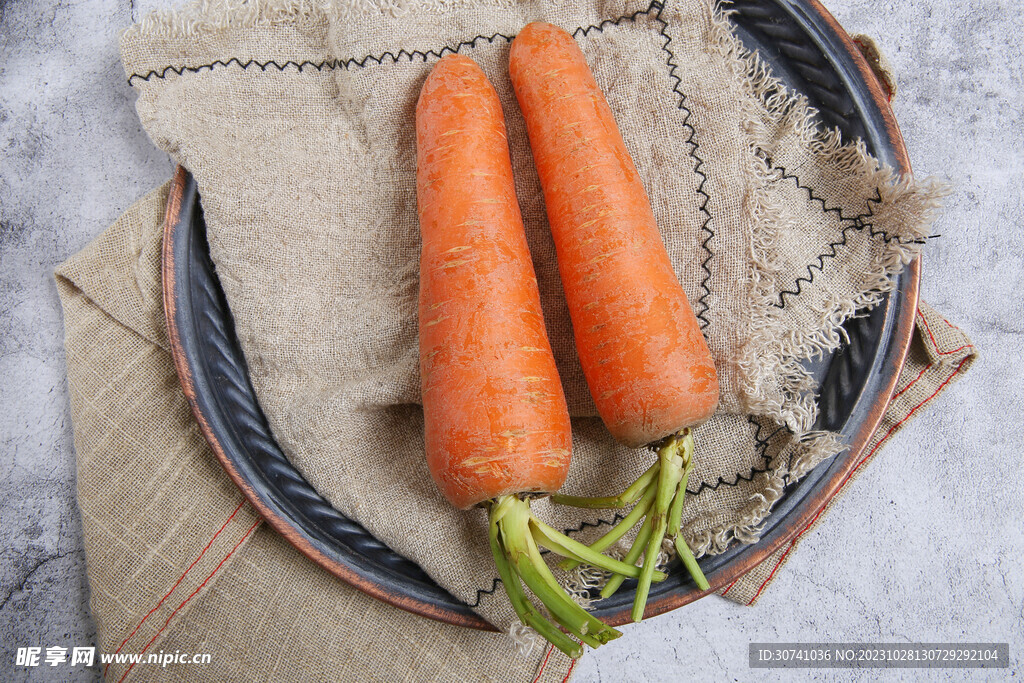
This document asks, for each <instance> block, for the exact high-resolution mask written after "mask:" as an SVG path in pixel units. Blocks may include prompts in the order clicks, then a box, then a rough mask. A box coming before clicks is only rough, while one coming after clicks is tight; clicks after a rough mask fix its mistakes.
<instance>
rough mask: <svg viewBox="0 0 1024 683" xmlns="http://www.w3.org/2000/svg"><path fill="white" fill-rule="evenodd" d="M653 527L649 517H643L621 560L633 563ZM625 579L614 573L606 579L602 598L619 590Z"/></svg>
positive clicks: (638, 556)
mask: <svg viewBox="0 0 1024 683" xmlns="http://www.w3.org/2000/svg"><path fill="white" fill-rule="evenodd" d="M653 531H654V529H653V528H652V527H651V518H650V517H646V518H644V523H643V524H642V525H640V531H638V532H637V534H636V538H635V539H633V545H632V546H631V547H630V549H629V551H628V552H627V553H626V556H625V557H624V558H622V561H623V562H627V563H629V564H633V563H634V562H636V561H637V559H639V558H640V553H642V552H643V551H644V548H645V547H647V540H648V539H649V538H650V537H651V533H652V532H653ZM625 580H626V577H625V576H623V575H622V574H615V575H614V576H612V578H610V579H608V583H606V584H605V585H604V588H602V589H601V597H602V598H610V597H611V596H612V595H614V594H615V591H617V590H619V586H621V585H622V582H623V581H625Z"/></svg>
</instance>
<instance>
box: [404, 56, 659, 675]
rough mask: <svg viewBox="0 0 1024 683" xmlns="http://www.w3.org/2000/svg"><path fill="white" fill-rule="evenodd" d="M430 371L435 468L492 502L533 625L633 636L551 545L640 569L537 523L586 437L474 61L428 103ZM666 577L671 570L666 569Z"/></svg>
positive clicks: (494, 109) (431, 93) (493, 536)
mask: <svg viewBox="0 0 1024 683" xmlns="http://www.w3.org/2000/svg"><path fill="white" fill-rule="evenodd" d="M416 144H417V161H416V191H417V203H418V210H419V222H420V231H421V233H422V251H421V257H420V294H419V339H420V371H421V385H422V386H421V389H422V402H423V416H424V422H425V445H426V456H427V464H428V466H429V469H430V473H431V476H432V477H433V479H434V481H435V482H436V484H437V486H438V488H439V489H440V491H441V492H442V493H443V494H444V495H445V497H446V498H447V499H448V500H449V501H450V502H451V503H452V504H453V505H454V506H456V507H458V508H460V509H467V508H470V507H473V506H476V505H482V506H484V507H486V508H488V510H489V517H490V523H489V540H490V544H491V549H492V552H493V554H494V559H495V563H496V565H497V568H498V572H499V575H500V577H501V579H502V582H503V583H504V585H505V588H506V592H507V593H508V595H509V599H510V600H511V602H512V604H513V607H514V608H515V610H516V613H517V614H518V615H519V618H520V619H521V620H522V621H523V623H526V624H529V625H531V626H533V627H534V628H535V629H536V630H537V631H538V632H539V633H541V635H543V636H544V637H546V638H548V640H550V641H551V642H552V643H554V644H555V645H556V646H558V647H559V648H560V649H561V650H562V651H563V652H565V653H566V654H568V655H569V656H573V657H575V656H578V655H579V654H580V645H579V644H578V643H576V642H575V641H573V640H572V639H571V638H569V637H568V636H567V635H566V634H565V633H563V632H562V631H560V630H559V629H558V628H557V627H556V626H555V625H554V624H552V623H551V622H550V621H549V620H548V619H547V618H545V617H544V616H543V615H541V613H540V612H539V611H538V610H537V609H536V608H535V607H533V605H532V604H531V603H530V602H529V600H528V599H527V597H526V594H525V592H524V591H523V588H522V586H521V585H520V580H522V581H523V582H525V583H526V585H527V586H528V587H529V588H530V590H531V591H532V592H533V594H534V595H535V596H536V597H537V598H538V599H539V600H540V601H541V602H542V603H543V604H544V605H545V606H546V607H547V609H548V612H549V613H550V614H551V617H552V618H553V619H554V621H555V622H557V623H558V624H560V625H561V626H563V627H564V628H565V629H566V630H567V631H568V632H569V633H572V634H573V635H575V636H576V637H577V638H579V639H580V640H581V641H582V642H584V643H587V644H589V645H591V646H593V647H596V646H598V645H600V644H602V643H605V642H607V641H608V640H611V639H613V638H617V637H618V636H619V635H621V634H620V633H619V632H618V631H616V630H615V629H613V628H611V627H608V626H606V625H605V624H603V623H601V622H600V621H598V620H597V619H595V618H594V617H592V616H590V615H589V614H588V613H587V612H586V611H585V610H583V609H582V608H581V607H580V606H579V605H577V604H576V603H575V602H573V601H572V600H571V599H570V598H569V596H568V595H567V594H566V593H565V592H564V590H563V589H562V588H561V587H560V586H559V585H558V583H557V582H556V580H555V578H554V576H553V575H552V574H551V572H550V570H549V569H548V567H547V565H546V564H545V562H544V560H543V559H542V558H541V555H540V550H539V548H540V547H545V548H547V549H549V550H552V551H554V552H556V553H558V554H560V555H562V556H564V557H566V558H570V559H572V560H573V561H583V562H587V563H590V564H594V565H595V566H599V567H601V568H604V569H607V570H608V571H611V572H623V573H625V574H626V575H629V576H634V577H638V576H639V573H640V572H639V570H637V568H636V567H634V566H632V565H626V564H625V563H622V562H618V561H616V560H613V559H611V558H607V557H605V556H603V555H600V554H599V553H597V552H595V551H593V550H590V549H589V548H587V547H586V546H584V545H582V544H580V543H578V542H576V541H573V540H572V539H570V538H568V537H566V536H565V535H564V534H561V533H559V532H557V531H555V530H554V529H552V528H551V527H548V526H547V525H545V524H544V523H543V522H541V521H540V520H539V519H537V518H536V517H535V516H534V515H533V514H532V513H531V511H530V507H529V502H528V500H529V497H530V496H533V495H544V494H548V493H551V492H553V491H556V490H557V489H558V488H559V487H561V485H562V483H563V482H564V481H565V476H566V473H567V472H568V468H569V461H570V457H571V449H572V432H571V426H570V423H569V412H568V409H567V408H566V403H565V396H564V394H563V393H562V385H561V382H560V380H559V377H558V371H557V369H556V367H555V361H554V356H553V355H552V352H551V346H550V344H549V342H548V338H547V333H546V331H545V327H544V318H543V314H542V312H541V305H540V294H539V292H538V289H537V280H536V276H535V275H534V272H533V264H532V261H531V259H530V253H529V249H528V247H527V243H526V235H525V231H524V229H523V221H522V217H521V215H520V212H519V205H518V203H517V201H516V195H515V188H514V185H513V179H512V165H511V161H510V159H509V152H508V144H507V141H506V135H505V123H504V117H503V115H502V110H501V103H500V101H499V100H498V96H497V93H495V91H494V88H493V87H491V84H490V83H489V82H488V81H487V77H486V76H485V75H484V73H483V72H482V71H481V70H480V68H479V67H478V66H477V65H476V64H475V63H474V62H473V61H472V60H470V59H468V58H466V57H463V56H459V55H451V56H447V57H444V58H443V59H441V60H440V61H439V62H438V63H437V65H436V66H435V67H434V68H433V70H432V71H431V73H430V75H429V77H428V78H427V80H426V82H425V83H424V84H423V88H422V90H421V92H420V97H419V101H418V102H417V106H416ZM658 578H664V575H661V576H659V577H658Z"/></svg>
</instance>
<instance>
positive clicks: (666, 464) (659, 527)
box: [632, 436, 685, 621]
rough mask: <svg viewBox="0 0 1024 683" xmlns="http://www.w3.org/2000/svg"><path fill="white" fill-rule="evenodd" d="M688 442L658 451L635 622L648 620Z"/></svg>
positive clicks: (672, 443) (672, 439)
mask: <svg viewBox="0 0 1024 683" xmlns="http://www.w3.org/2000/svg"><path fill="white" fill-rule="evenodd" d="M684 439H685V437H684ZM684 439H679V438H677V437H676V436H673V437H670V438H669V439H668V440H667V441H666V442H665V444H664V445H663V446H662V447H661V448H660V449H658V460H659V462H660V463H661V467H660V469H659V470H658V484H657V486H658V488H657V491H656V493H655V494H654V505H653V506H652V511H651V512H649V513H648V518H649V519H652V521H651V529H652V531H651V538H650V540H649V541H648V542H647V549H646V550H645V551H644V564H643V568H642V569H641V571H640V578H639V579H638V582H637V586H636V596H635V597H634V598H633V613H632V617H633V621H640V620H642V619H643V618H644V608H645V607H646V606H647V596H648V595H649V594H650V591H651V579H652V577H653V575H654V571H655V569H654V567H655V565H656V564H657V562H658V555H659V554H660V553H661V542H662V540H664V538H665V530H666V529H667V528H668V513H669V508H670V507H671V506H672V500H673V498H675V494H676V490H677V488H678V487H679V481H680V480H681V479H682V477H683V465H684V461H683V459H682V458H681V457H680V456H679V454H678V451H679V445H680V442H681V441H682V440H684Z"/></svg>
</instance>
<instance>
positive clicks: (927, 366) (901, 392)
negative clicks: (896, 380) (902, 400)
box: [892, 363, 932, 401]
mask: <svg viewBox="0 0 1024 683" xmlns="http://www.w3.org/2000/svg"><path fill="white" fill-rule="evenodd" d="M931 366H932V364H931V363H929V364H928V365H926V366H924V367H923V368H921V372H919V373H917V377H915V378H914V380H913V381H912V382H910V383H909V384H907V386H905V387H903V388H902V389H900V390H899V391H897V392H896V393H895V394H893V395H892V400H893V401H895V400H896V399H897V398H899V397H900V396H902V395H903V393H904V392H905V391H906V390H907V389H909V388H910V387H912V386H914V385H915V384H917V380H919V379H921V375H923V374H924V373H926V372H928V369H929V368H930V367H931Z"/></svg>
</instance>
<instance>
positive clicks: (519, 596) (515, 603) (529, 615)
mask: <svg viewBox="0 0 1024 683" xmlns="http://www.w3.org/2000/svg"><path fill="white" fill-rule="evenodd" d="M497 509H498V504H494V505H492V506H491V514H490V520H489V525H488V539H489V541H490V544H491V553H492V554H493V555H494V564H495V566H496V567H497V568H498V576H500V577H501V583H502V584H503V585H504V586H505V592H506V593H507V594H508V599H509V601H510V602H511V603H512V608H513V609H514V610H515V611H516V615H517V616H518V617H519V620H520V621H522V622H523V623H524V624H526V625H527V626H530V627H531V628H533V629H534V630H535V631H537V633H539V634H540V635H541V636H542V637H544V638H545V639H546V640H547V641H548V642H549V643H551V644H552V645H554V646H555V647H557V648H558V649H559V650H561V651H562V652H563V653H565V655H566V656H568V657H570V658H572V659H577V658H578V657H580V656H581V655H582V654H583V648H582V646H580V644H579V643H577V642H576V641H574V640H573V639H572V638H570V637H569V636H567V635H566V634H565V633H563V632H562V631H560V630H558V627H556V626H555V625H554V624H552V623H551V622H550V621H548V620H547V619H546V618H544V616H543V615H542V614H541V613H540V612H538V611H537V608H536V607H534V606H533V604H532V603H531V602H530V601H529V599H528V598H527V597H526V593H525V591H523V587H522V585H521V584H520V583H519V577H518V576H517V575H516V574H515V572H514V570H513V569H512V566H511V565H510V564H509V563H508V558H506V557H505V549H504V548H503V547H502V546H501V541H500V539H499V528H498V520H499V519H500V517H499V516H498V515H496V514H495V511H496V510H497Z"/></svg>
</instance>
